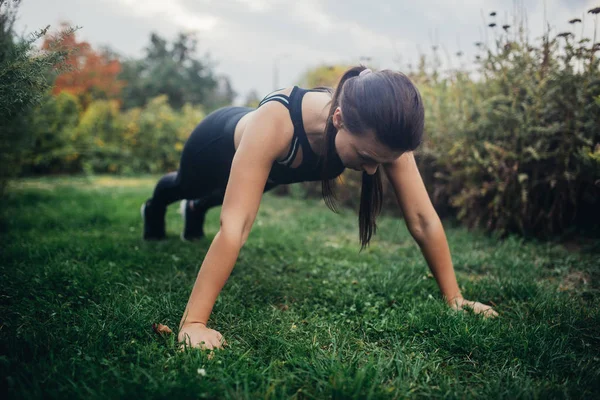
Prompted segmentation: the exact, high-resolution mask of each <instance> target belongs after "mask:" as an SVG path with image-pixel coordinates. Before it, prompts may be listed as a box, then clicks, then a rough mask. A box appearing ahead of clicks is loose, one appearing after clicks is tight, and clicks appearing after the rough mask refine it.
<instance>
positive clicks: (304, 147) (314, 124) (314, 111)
mask: <svg viewBox="0 0 600 400" xmlns="http://www.w3.org/2000/svg"><path fill="white" fill-rule="evenodd" d="M423 126H424V110H423V103H422V100H421V96H420V94H419V92H418V90H417V89H416V87H415V86H414V85H413V84H412V82H411V81H410V79H408V77H406V76H405V75H403V74H402V73H399V72H394V71H389V70H383V71H377V72H373V71H371V70H370V69H368V68H365V67H363V66H358V67H354V68H351V69H349V70H348V71H346V72H345V73H344V75H343V76H342V78H341V79H340V82H339V84H338V86H337V88H336V90H335V92H334V93H333V96H332V94H331V91H329V90H327V89H312V90H305V89H302V88H299V87H296V86H295V87H293V88H291V89H290V88H288V89H281V90H278V91H276V92H274V93H271V94H270V95H268V96H267V97H265V98H264V99H263V100H262V101H261V103H260V104H259V105H258V107H257V108H256V109H254V108H248V107H225V108H221V109H219V110H217V111H215V112H213V113H211V114H210V115H208V116H207V117H206V118H205V119H204V120H203V121H202V122H201V123H200V124H199V125H198V126H197V127H196V128H195V129H194V131H193V132H192V134H191V136H190V137H189V139H188V140H187V142H186V144H185V147H184V149H183V153H182V156H181V162H180V168H179V171H177V172H173V173H169V174H167V175H165V176H164V177H162V178H161V179H160V180H159V182H158V184H157V185H156V188H155V189H154V193H153V196H152V198H151V199H149V200H147V201H146V202H145V203H144V204H143V205H142V217H143V220H144V239H147V240H153V239H154V240H157V239H163V238H164V237H165V212H166V208H167V205H168V204H170V203H173V202H175V201H178V200H183V199H185V200H184V201H182V202H181V208H182V214H183V218H184V229H183V232H182V238H183V239H185V240H193V239H198V238H201V237H203V236H204V231H203V224H204V216H205V214H206V212H207V210H208V209H209V208H211V207H214V206H217V205H221V204H222V206H223V207H222V209H221V218H220V222H221V223H220V229H219V232H218V233H217V234H216V235H215V237H214V239H213V241H212V244H211V246H210V248H209V250H208V252H207V254H206V256H205V258H204V261H203V262H202V266H201V267H200V271H199V273H198V277H197V278H196V282H195V283H194V287H193V289H192V293H191V295H190V298H189V300H188V303H187V306H186V308H185V311H184V314H183V317H182V319H181V323H180V329H179V337H178V339H179V341H180V342H185V343H186V344H187V345H188V346H191V347H202V348H206V349H212V348H221V347H222V346H223V345H224V344H226V342H225V340H224V338H223V336H222V335H221V334H220V333H219V332H217V331H215V330H213V329H210V328H208V327H207V322H208V320H209V317H210V314H211V311H212V308H213V306H214V303H215V301H216V298H217V296H218V295H219V293H220V291H221V289H222V288H223V286H224V285H225V282H226V281H227V279H228V278H229V275H230V273H231V271H232V269H233V266H234V264H235V262H236V260H237V257H238V254H239V252H240V249H241V248H242V246H243V245H244V243H245V242H246V239H247V238H248V235H249V233H250V229H251V227H252V224H253V222H254V219H255V217H256V213H257V212H258V208H259V204H260V200H261V197H262V194H263V192H266V191H268V190H270V189H272V188H274V187H275V186H277V185H280V184H289V183H295V182H304V181H321V182H322V187H323V197H324V199H325V202H326V203H327V204H328V205H329V206H331V205H332V204H333V202H332V197H333V181H332V180H333V179H335V178H336V177H338V176H339V175H340V174H341V173H342V172H343V171H344V169H345V168H351V169H354V170H356V171H362V172H363V174H362V189H361V199H360V211H359V230H360V240H361V244H362V248H364V247H365V246H367V245H368V244H369V241H370V239H371V236H372V235H373V234H374V233H375V229H376V221H375V220H376V217H377V215H378V213H379V211H380V209H381V202H382V186H381V169H383V171H384V173H385V175H386V176H387V178H388V179H389V181H390V183H391V186H392V187H393V188H394V192H395V194H396V197H397V199H398V204H399V205H400V207H401V209H402V213H403V215H404V219H405V221H406V224H407V227H408V229H409V231H410V233H411V235H412V236H413V238H414V239H415V240H416V242H417V243H418V244H419V246H420V248H421V251H422V253H423V255H424V257H425V260H426V261H427V263H428V265H429V268H430V269H431V272H432V273H433V276H434V277H435V279H436V281H437V284H438V286H439V288H440V291H441V292H442V295H443V296H444V299H445V300H446V302H447V303H448V305H449V306H450V307H452V308H454V309H457V310H460V309H463V307H466V308H471V309H472V310H473V311H474V312H476V313H482V314H484V315H485V316H495V315H497V313H496V312H495V311H494V310H493V309H492V308H491V307H489V306H486V305H484V304H481V303H479V302H474V301H469V300H465V299H464V298H463V297H462V295H461V293H460V290H459V288H458V284H457V282H456V276H455V274H454V268H453V265H452V260H451V257H450V250H449V248H448V243H447V241H446V236H445V233H444V229H443V227H442V224H441V222H440V219H439V217H438V215H437V213H436V211H435V209H434V208H433V206H432V204H431V201H430V199H429V196H428V194H427V191H426V190H425V187H424V185H423V181H422V179H421V176H420V174H419V171H418V169H417V166H416V163H415V159H414V157H413V153H412V152H413V150H415V149H416V148H417V147H418V146H419V145H420V144H421V142H422V139H423ZM380 166H381V167H382V168H381V169H380V168H379V167H380Z"/></svg>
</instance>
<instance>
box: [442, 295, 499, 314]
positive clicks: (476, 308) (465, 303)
mask: <svg viewBox="0 0 600 400" xmlns="http://www.w3.org/2000/svg"><path fill="white" fill-rule="evenodd" d="M448 304H449V305H450V307H451V308H452V309H454V310H456V311H465V309H471V310H473V312H474V313H475V314H482V315H483V316H484V317H485V318H493V317H497V316H498V313H497V312H496V311H494V309H493V308H492V307H490V306H486V305H485V304H482V303H480V302H478V301H471V300H466V299H464V298H462V297H456V298H454V299H452V300H450V301H448Z"/></svg>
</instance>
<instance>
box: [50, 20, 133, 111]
mask: <svg viewBox="0 0 600 400" xmlns="http://www.w3.org/2000/svg"><path fill="white" fill-rule="evenodd" d="M64 28H65V25H64V24H63V29H64ZM49 48H60V49H63V50H64V51H66V52H67V53H68V54H69V57H68V58H67V59H66V60H65V62H66V64H67V65H68V66H69V67H70V68H69V71H66V72H64V73H62V74H60V75H59V76H58V77H57V78H56V80H55V82H54V87H53V88H52V93H54V94H58V93H61V92H67V93H71V94H74V95H75V96H77V97H78V98H79V102H80V104H81V105H82V106H83V108H84V109H85V108H87V106H88V104H89V103H90V102H91V101H92V100H97V99H118V98H119V95H120V92H121V89H122V88H123V85H124V82H123V81H120V80H118V79H117V76H118V74H119V73H120V72H121V64H120V62H119V61H118V60H117V59H111V58H110V57H109V56H108V55H107V54H102V53H100V52H98V51H95V50H94V49H93V48H92V46H91V45H90V44H89V43H87V42H84V41H78V40H77V38H76V35H75V32H70V34H68V35H62V36H57V35H47V36H46V37H45V39H44V43H43V45H42V49H49Z"/></svg>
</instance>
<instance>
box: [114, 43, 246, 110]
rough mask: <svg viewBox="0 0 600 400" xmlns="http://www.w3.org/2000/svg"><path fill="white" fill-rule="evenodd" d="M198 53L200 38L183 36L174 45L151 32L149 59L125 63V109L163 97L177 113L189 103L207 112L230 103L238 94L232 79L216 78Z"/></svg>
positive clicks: (147, 54) (120, 76)
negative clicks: (233, 86)
mask: <svg viewBox="0 0 600 400" xmlns="http://www.w3.org/2000/svg"><path fill="white" fill-rule="evenodd" d="M196 53H197V39H196V37H195V36H194V35H193V34H192V33H180V34H179V35H178V37H177V39H175V40H174V41H173V43H172V44H169V43H168V42H167V40H166V39H164V38H162V37H160V36H159V35H158V34H156V33H152V34H151V36H150V44H149V46H148V47H147V48H146V57H145V58H143V59H140V60H135V59H134V60H127V61H124V62H123V71H122V73H121V74H120V75H119V78H120V79H123V80H125V81H126V82H127V84H126V86H125V87H124V89H123V95H122V98H123V107H124V108H125V109H130V108H134V107H143V106H144V105H145V104H146V102H147V101H148V99H150V98H154V97H156V96H160V95H166V96H167V98H168V102H169V105H170V106H171V107H172V108H174V109H177V110H179V109H181V108H182V107H183V106H184V104H188V103H189V104H193V105H200V104H201V105H203V106H204V107H205V108H206V109H208V110H212V109H215V108H218V107H220V106H223V105H229V104H231V102H232V101H233V97H234V96H235V92H234V91H233V89H232V88H231V84H230V83H229V79H228V78H226V77H222V76H216V75H215V73H214V71H213V66H212V64H211V62H210V60H209V59H208V57H204V58H199V57H198V56H197V54H196Z"/></svg>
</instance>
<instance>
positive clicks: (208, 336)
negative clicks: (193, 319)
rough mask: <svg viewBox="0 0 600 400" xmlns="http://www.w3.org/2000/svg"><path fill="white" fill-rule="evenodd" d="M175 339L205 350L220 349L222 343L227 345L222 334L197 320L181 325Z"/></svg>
mask: <svg viewBox="0 0 600 400" xmlns="http://www.w3.org/2000/svg"><path fill="white" fill-rule="evenodd" d="M177 340H178V341H179V343H181V344H182V345H185V346H189V347H199V348H201V349H206V350H211V349H215V348H216V349H222V348H223V346H224V345H227V342H226V341H225V339H224V338H223V335H221V334H220V333H219V332H217V331H215V330H214V329H210V328H208V327H207V326H206V325H204V324H203V323H199V322H197V323H190V324H185V325H183V326H182V327H181V329H179V335H177ZM184 348H185V347H184Z"/></svg>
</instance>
